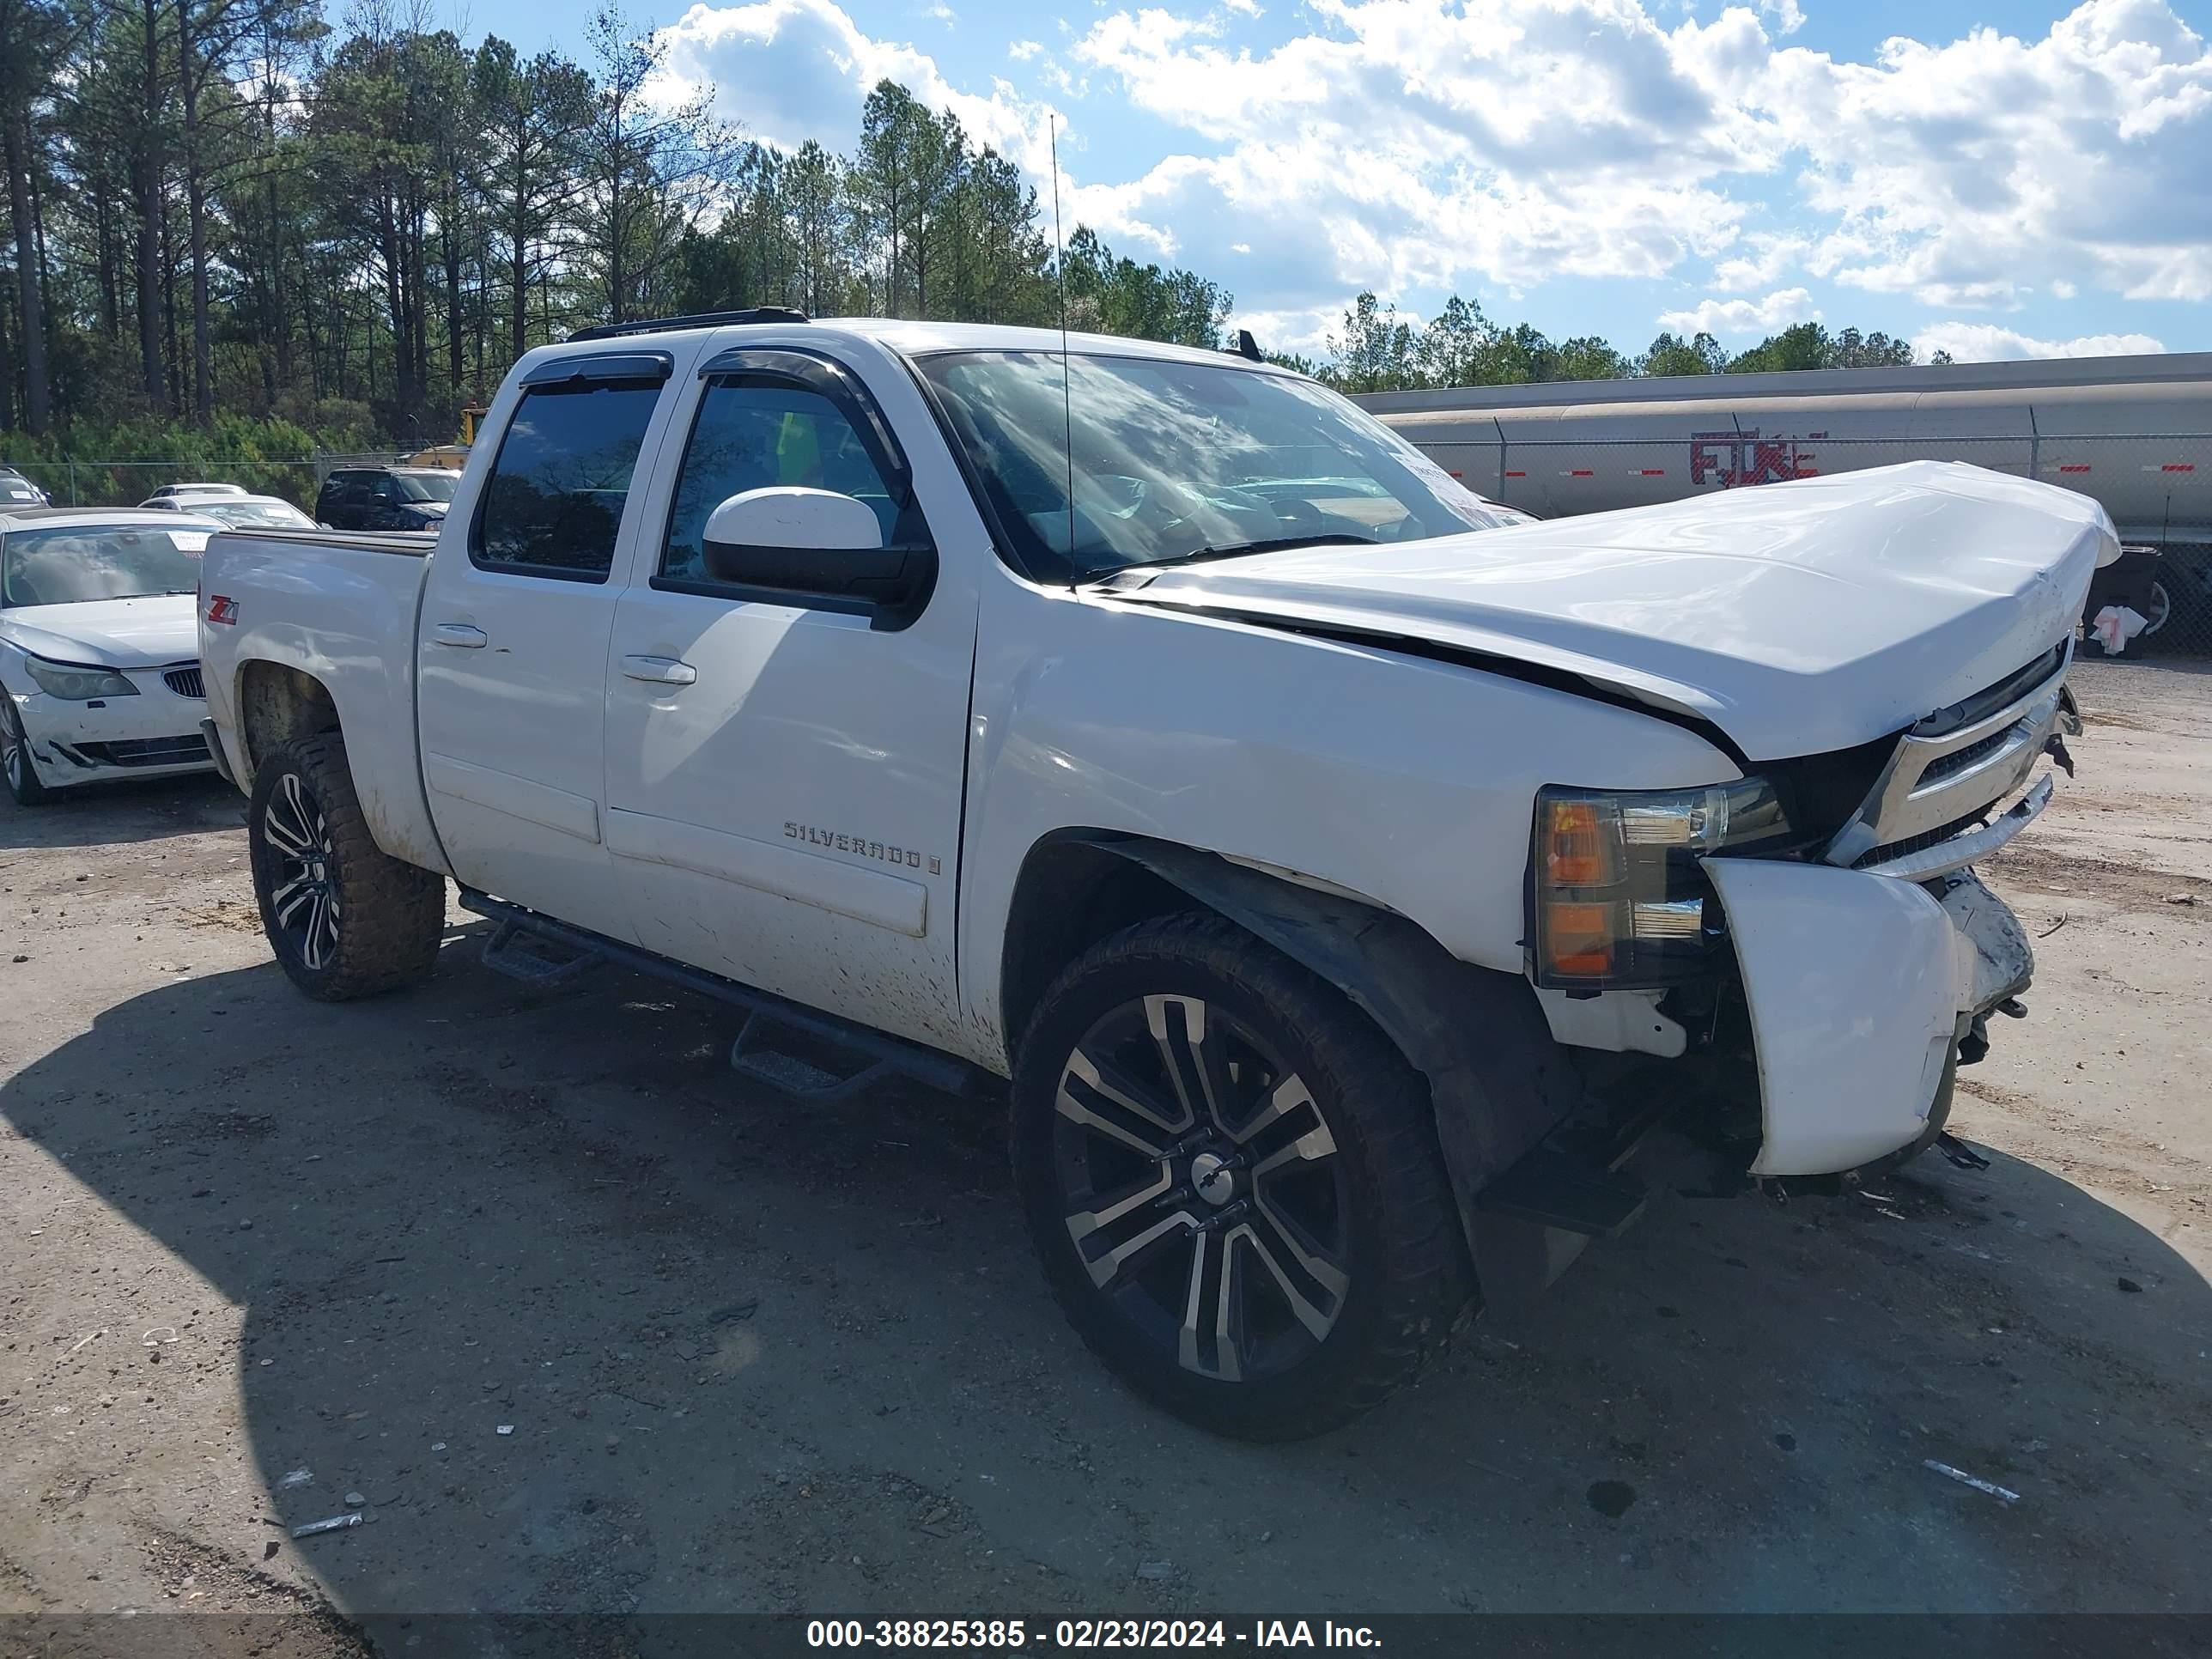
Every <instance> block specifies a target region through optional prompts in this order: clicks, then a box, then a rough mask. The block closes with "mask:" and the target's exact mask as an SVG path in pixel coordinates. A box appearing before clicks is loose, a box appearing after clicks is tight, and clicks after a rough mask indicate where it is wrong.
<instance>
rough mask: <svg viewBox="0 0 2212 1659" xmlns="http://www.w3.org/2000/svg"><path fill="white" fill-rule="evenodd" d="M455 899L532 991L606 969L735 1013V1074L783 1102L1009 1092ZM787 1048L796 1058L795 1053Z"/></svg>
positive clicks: (878, 1037)
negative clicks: (871, 1090)
mask: <svg viewBox="0 0 2212 1659" xmlns="http://www.w3.org/2000/svg"><path fill="white" fill-rule="evenodd" d="M460 898H461V908H463V909H465V910H471V911H473V912H475V913H476V914H477V915H480V916H488V917H489V918H490V919H491V920H492V921H495V922H497V923H498V924H499V926H498V927H497V928H496V929H495V931H494V932H493V934H492V939H491V943H490V944H489V945H486V946H485V947H484V962H485V964H486V965H487V966H489V967H491V968H495V969H498V970H499V971H500V972H501V973H503V974H507V975H512V976H513V977H514V978H516V979H519V980H522V981H526V982H527V983H529V984H532V985H539V986H543V985H552V984H562V983H565V982H567V981H569V980H572V979H576V978H580V977H581V976H582V975H584V974H586V973H587V972H589V971H590V970H591V969H593V968H596V967H599V966H601V965H603V964H604V965H606V966H609V967H615V968H623V969H629V971H630V972H632V973H639V974H650V975H653V977H655V978H656V979H661V980H665V981H668V982H669V983H671V984H672V985H681V986H683V987H685V988H686V989H687V990H692V991H696V992H698V993H699V994H702V995H703V996H709V997H714V998H715V999H717V1000H720V1001H723V1002H728V1003H734V1004H736V1005H737V1006H738V1007H740V1008H742V1009H744V1011H745V1023H744V1026H743V1027H742V1028H741V1029H740V1030H739V1031H738V1038H737V1041H736V1042H733V1043H732V1044H731V1045H730V1064H731V1066H733V1067H734V1068H735V1069H736V1070H737V1071H738V1072H739V1073H742V1074H743V1075H744V1076H746V1077H749V1078H752V1079H755V1080H757V1081H758V1082H761V1083H764V1084H767V1085H769V1086H770V1087H772V1088H775V1089H778V1090H781V1091H783V1092H784V1093H786V1094H789V1095H795V1096H797V1097H800V1098H802V1099H807V1100H836V1099H842V1098H844V1097H847V1096H849V1095H853V1094H857V1093H858V1092H859V1091H860V1090H862V1089H864V1088H866V1086H867V1085H869V1084H871V1083H872V1082H874V1081H875V1080H876V1079H878V1078H880V1077H883V1076H884V1075H886V1074H888V1073H897V1074H899V1075H900V1076H902V1077H908V1078H912V1079H914V1080H915V1081H916V1082H917V1083H925V1084H927V1085H929V1086H930V1087H931V1088H933V1089H939V1090H942V1091H944V1092H945V1093H946V1094H950V1095H980V1096H984V1097H995V1096H997V1095H998V1094H999V1093H1000V1092H1001V1091H1003V1089H1004V1087H1005V1085H1004V1084H1003V1083H1001V1082H1000V1080H999V1079H996V1078H994V1077H993V1076H992V1075H991V1074H990V1073H987V1072H986V1071H984V1070H983V1068H982V1067H981V1066H975V1065H972V1064H970V1063H969V1061H967V1060H961V1059H959V1058H957V1057H956V1056H954V1055H952V1054H946V1053H945V1051H944V1050H942V1049H939V1048H926V1047H924V1046H923V1045H922V1044H921V1043H919V1042H909V1041H908V1040H907V1039H906V1038H904V1037H897V1036H891V1035H890V1033H889V1032H887V1031H878V1030H874V1029H873V1028H872V1027H870V1026H866V1025H861V1024H856V1023H854V1022H853V1021H850V1020H845V1019H841V1018H838V1017H837V1016H836V1015H835V1014H828V1013H823V1012H820V1011H819V1010H817V1009H813V1008H806V1007H802V1006H800V1005H799V1004H798V1003H795V1002H793V1001H791V1000H789V999H788V998H786V997H780V996H777V995H775V994H774V993H773V992H769V991H763V990H758V989H756V988H755V987H752V986H750V985H740V984H738V982H737V981H734V980H727V979H724V978H723V977H722V976H721V975H719V974H710V973H708V972H707V971H706V970H705V969H699V968H694V967H691V966H690V965H689V964H688V963H681V962H677V961H673V960H671V958H669V957H664V956H658V955H656V954H654V953H653V951H646V950H641V949H640V948H639V947H638V946H636V945H625V944H623V942H622V941H621V940H619V939H609V938H607V937H606V936H605V935H604V934H601V933H588V932H586V930H585V929H583V928H581V927H570V926H569V925H568V923H566V922H563V921H555V920H554V919H553V918H552V917H550V916H544V915H538V913H537V912H536V911H534V910H526V909H524V908H522V907H521V906H520V905H518V904H509V903H507V902H506V901H505V900H503V899H495V898H493V897H491V896H489V895H488V894H484V893H480V892H478V891H477V890H476V889H474V888H472V887H464V888H463V889H461V895H460ZM793 1048H796V1049H798V1050H799V1053H797V1054H793V1053H791V1052H790V1050H791V1049H793Z"/></svg>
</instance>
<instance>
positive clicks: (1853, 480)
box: [1109, 461, 2116, 761]
mask: <svg viewBox="0 0 2212 1659" xmlns="http://www.w3.org/2000/svg"><path fill="white" fill-rule="evenodd" d="M2115 544H2116V538H2115V537H2114V536H2113V533H2112V520H2110V519H2109V518H2107V517H2106V513H2105V511H2104V509H2103V508H2102V507H2099V506H2098V505H2097V503H2096V502H2094V501H2091V500H2089V499H2088V498H2087V496H2084V495H2075V493H2074V492H2073V491H2071V490H2066V489H2057V488H2056V487H2055V486H2053V485H2050V484H2041V483H2032V482H2029V481H2028V480H2026V479H2021V478H2014V477H2006V476H2004V475H2002V474H2000V473H1996V472H1990V471H1985V470H1984V469H1983V468H1980V467H1977V466H1968V465H1963V464H1960V463H1957V462H1949V461H1913V462H1909V463H1907V464H1905V465H1901V466H1888V467H1877V468H1873V469H1870V470H1868V471H1859V472H1850V473H1845V474H1843V475H1840V476H1838V477H1827V478H1802V479H1796V480H1792V481H1791V482H1789V483H1778V484H1766V485H1762V486H1760V487H1759V488H1757V489H1736V490H1729V491H1727V492H1725V493H1723V494H1719V495H1707V496H1702V497H1699V498H1696V499H1693V500H1689V501H1675V502H1670V503H1668V504H1667V505H1665V506H1662V507H1636V508H1631V509H1628V510H1626V511H1623V512H1619V513H1593V514H1590V515H1589V516H1588V517H1584V518H1577V519H1564V520H1553V521H1552V522H1549V523H1545V524H1529V525H1520V526H1510V527H1508V528H1505V529H1500V530H1488V531H1480V532H1471V533H1469V534H1467V535H1462V536H1445V537H1439V538H1436V539H1434V540H1431V541H1422V542H1407V543H1402V544H1391V545H1384V546H1372V547H1370V546H1364V545H1359V546H1347V547H1318V548H1308V549H1300V550H1294V551H1286V552H1281V553H1268V554H1257V555H1254V556H1250V557H1248V558H1235V559H1228V560H1225V561H1222V562H1218V563H1206V564H1197V565H1189V566H1183V567H1180V568H1170V569H1164V570H1160V571H1156V572H1146V571H1145V570H1144V569H1143V568H1141V567H1139V568H1136V569H1133V570H1130V571H1127V572H1124V573H1122V574H1121V575H1120V576H1118V577H1115V578H1114V579H1112V581H1111V583H1110V585H1109V591H1110V592H1112V593H1113V594H1114V597H1115V598H1116V599H1122V600H1127V601H1132V602H1135V603H1139V604H1145V605H1175V606H1182V607H1186V608H1188V609H1192V610H1195V611H1203V612H1206V613H1208V614H1213V615H1225V616H1232V617H1237V618H1239V619H1242V620H1244V621H1248V622H1252V623H1259V624H1261V625H1265V626H1275V627H1284V628H1289V629H1295V630H1297V631H1304V632H1312V633H1326V634H1342V635H1353V636H1359V637H1370V638H1373V639H1375V640H1376V642H1377V643H1381V644H1385V645H1387V644H1388V643H1389V642H1390V641H1393V640H1397V641H1421V642H1423V644H1424V645H1425V646H1427V647H1443V648H1444V649H1446V650H1447V651H1450V652H1455V653H1465V654H1466V655H1467V656H1468V657H1469V658H1470V659H1490V660H1492V661H1498V662H1502V663H1510V664H1516V665H1525V666H1527V667H1529V668H1532V669H1535V670H1539V671H1544V672H1546V673H1547V674H1550V675H1561V676H1572V677H1575V678H1579V679H1580V680H1582V681H1584V682H1586V683H1587V684H1589V685H1591V686H1593V687H1595V688H1596V689H1598V690H1601V691H1603V692H1606V693H1610V694H1614V695H1625V696H1629V697H1632V698H1633V699H1635V700H1637V701H1638V702H1644V703H1645V704H1648V705H1650V706H1651V707H1654V708H1660V709H1664V710H1667V711H1668V712H1670V713H1673V714H1686V715H1689V716H1691V717H1692V718H1695V719H1698V720H1704V721H1707V722H1710V723H1711V725H1712V726H1717V727H1718V728H1719V729H1720V731H1721V732H1723V733H1725V734H1726V735H1727V737H1728V738H1729V740H1730V741H1731V742H1733V743H1734V744H1735V746H1736V747H1737V748H1738V749H1739V750H1741V752H1742V754H1743V755H1744V756H1745V757H1747V758H1749V759H1752V760H1755V761H1757V760H1776V759H1784V758H1788V757H1794V756H1799V755H1811V754H1820V753H1823V752H1825V751H1827V750H1837V749H1847V748H1850V747H1852V746H1853V745H1855V744H1861V743H1865V742H1868V741H1870V740H1871V739H1873V738H1879V737H1882V736H1885V735H1887V734H1888V733H1891V732H1898V731H1900V730H1902V729H1903V728H1904V727H1905V726H1910V725H1911V724H1912V723H1913V722H1915V721H1916V720H1920V719H1922V718H1923V717H1924V716H1925V715H1927V714H1930V713H1932V712H1933V711H1935V710H1936V709H1938V708H1945V707H1947V706H1948V705H1949V704H1951V703H1954V702H1959V701H1960V700H1961V699H1962V698H1965V697H1967V696H1972V694H1973V693H1974V692H1976V691H1978V690H1983V689H1984V687H1987V686H1989V685H1991V684H1995V683H1996V682H1997V681H1999V680H2002V679H2003V678H2005V677H2006V676H2007V675H2008V674H2010V673H2012V672H2013V671H2015V670H2017V669H2019V668H2021V667H2022V666H2024V665H2027V663H2029V662H2030V661H2032V660H2033V659H2034V658H2036V657H2037V656H2039V655H2040V654H2041V653H2044V652H2046V651H2048V650H2050V649H2051V647H2052V646H2053V645H2055V644H2057V643H2058V642H2059V641H2063V640H2064V639H2066V638H2068V637H2069V635H2070V634H2071V632H2072V630H2073V627H2074V623H2075V618H2076V617H2078V616H2079V614H2080V612H2081V603H2082V599H2083V597H2084V595H2085V594H2086V593H2087V588H2088V583H2089V577H2090V573H2091V572H2092V571H2093V569H2094V568H2096V565H2097V562H2098V560H2099V558H2100V556H2102V555H2103V554H2104V553H2106V551H2107V550H2110V549H2111V548H2112V546H2114V545H2115Z"/></svg>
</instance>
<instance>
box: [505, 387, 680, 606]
mask: <svg viewBox="0 0 2212 1659" xmlns="http://www.w3.org/2000/svg"><path fill="white" fill-rule="evenodd" d="M670 368H671V362H670V359H669V357H668V355H667V354H666V353H665V352H623V353H600V354H597V355H594V356H574V357H567V356H564V357H556V358H551V359H549V360H548V361H547V362H544V363H542V364H540V365H538V367H537V368H534V369H532V371H531V372H530V374H528V376H526V379H525V381H524V389H523V395H522V401H521V402H520V404H517V405H516V407H515V410H514V416H513V419H512V420H510V421H509V422H507V429H506V431H505V432H504V433H502V434H501V437H500V444H499V453H498V454H497V456H496V457H495V458H494V459H493V462H492V470H491V475H490V477H489V478H487V479H486V480H485V482H484V487H483V496H482V497H481V499H480V500H479V501H478V503H477V512H476V518H475V521H474V522H473V524H471V526H470V533H469V559H470V562H471V563H473V564H474V565H476V566H477V568H478V569H481V570H488V571H495V572H503V573H506V574H513V575H518V576H550V577H554V578H556V579H560V580H568V581H586V582H604V581H605V580H607V575H608V572H609V571H610V570H611V568H613V565H614V553H615V539H616V537H617V533H618V532H619V531H620V530H621V527H622V518H623V508H624V507H625V506H626V505H627V504H628V502H629V489H630V481H631V476H632V474H633V473H634V472H635V471H636V467H637V461H638V453H639V451H640V449H641V447H642V446H643V445H644V442H645V435H646V430H647V428H648V427H649V426H650V425H651V424H652V421H653V410H654V408H655V407H656V406H657V405H658V404H659V401H660V394H661V391H662V388H663V387H664V386H665V384H666V382H667V380H668V374H669V371H670Z"/></svg>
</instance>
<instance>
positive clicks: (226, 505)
mask: <svg viewBox="0 0 2212 1659" xmlns="http://www.w3.org/2000/svg"><path fill="white" fill-rule="evenodd" d="M138 505H139V506H141V507H148V508H151V509H153V510H155V511H157V512H165V513H199V514H200V515H201V516H202V517H204V518H210V519H221V520H222V521H223V522H224V523H225V524H227V525H228V526H230V527H231V528H232V529H233V530H313V528H314V527H315V521H314V520H313V519H311V518H309V517H308V516H307V514H306V513H302V512H301V511H300V509H299V508H298V507H295V506H293V505H292V503H291V502H289V501H286V500H285V499H284V498H283V496H282V495H152V496H149V497H148V498H147V499H146V500H144V501H141V502H139V503H138Z"/></svg>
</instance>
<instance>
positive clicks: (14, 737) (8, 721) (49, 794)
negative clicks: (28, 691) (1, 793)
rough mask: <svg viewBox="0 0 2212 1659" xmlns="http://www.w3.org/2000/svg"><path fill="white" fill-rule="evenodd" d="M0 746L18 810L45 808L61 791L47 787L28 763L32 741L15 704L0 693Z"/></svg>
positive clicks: (35, 767)
mask: <svg viewBox="0 0 2212 1659" xmlns="http://www.w3.org/2000/svg"><path fill="white" fill-rule="evenodd" d="M0 724H4V726H5V727H6V729H5V731H0V744H5V745H6V747H7V749H8V751H9V756H10V757H11V762H12V764H11V765H10V767H9V769H8V771H7V781H8V793H9V795H10V796H12V797H13V798H14V799H15V805H18V806H44V805H46V803H47V802H48V801H50V800H52V799H53V798H54V797H55V796H56V795H57V794H58V793H60V791H58V790H57V789H53V788H51V787H48V786H47V785H46V783H45V782H43V781H40V777H39V769H38V767H37V766H36V765H35V764H34V763H33V761H32V759H31V740H30V738H27V737H26V736H25V735H24V733H23V721H22V717H21V715H19V714H16V712H15V700H14V699H13V698H11V697H9V696H8V694H7V693H6V692H5V691H0Z"/></svg>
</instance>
